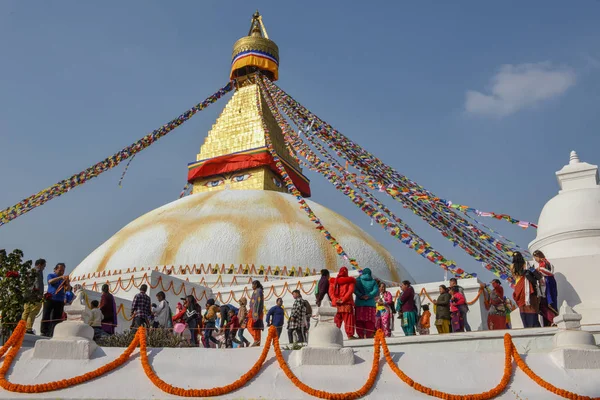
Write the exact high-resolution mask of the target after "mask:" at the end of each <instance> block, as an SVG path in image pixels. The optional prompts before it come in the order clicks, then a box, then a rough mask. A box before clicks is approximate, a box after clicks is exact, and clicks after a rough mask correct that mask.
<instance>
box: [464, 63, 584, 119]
mask: <svg viewBox="0 0 600 400" xmlns="http://www.w3.org/2000/svg"><path fill="white" fill-rule="evenodd" d="M575 80H576V77H575V72H574V71H573V70H572V69H571V68H566V67H555V66H553V65H552V64H551V63H549V62H542V63H536V64H519V65H510V64H508V65H503V66H501V67H500V69H499V70H498V72H497V73H496V75H494V76H493V77H492V79H491V80H490V85H489V86H490V88H489V94H484V93H482V92H478V91H475V90H469V91H467V98H466V102H465V110H466V111H467V112H468V113H471V114H477V115H485V116H495V117H504V116H507V115H510V114H513V113H515V112H517V111H519V110H521V109H523V108H527V107H531V106H534V105H536V104H538V103H540V102H542V101H544V100H547V99H551V98H553V97H557V96H560V95H561V94H563V93H564V92H566V91H567V89H569V88H570V87H571V86H573V85H574V84H575Z"/></svg>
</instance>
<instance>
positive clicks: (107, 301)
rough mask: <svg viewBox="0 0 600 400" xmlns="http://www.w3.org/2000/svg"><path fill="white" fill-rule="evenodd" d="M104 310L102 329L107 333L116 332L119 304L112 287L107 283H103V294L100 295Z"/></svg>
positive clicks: (101, 310) (102, 309)
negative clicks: (111, 291) (112, 292)
mask: <svg viewBox="0 0 600 400" xmlns="http://www.w3.org/2000/svg"><path fill="white" fill-rule="evenodd" d="M98 308H99V309H100V312H102V330H103V331H104V332H106V334H107V335H112V334H114V333H115V329H116V327H117V323H118V322H117V321H118V320H117V304H116V302H115V297H114V296H113V295H112V294H111V293H110V287H109V286H108V284H107V283H105V284H104V285H102V296H101V297H100V306H99V307H98Z"/></svg>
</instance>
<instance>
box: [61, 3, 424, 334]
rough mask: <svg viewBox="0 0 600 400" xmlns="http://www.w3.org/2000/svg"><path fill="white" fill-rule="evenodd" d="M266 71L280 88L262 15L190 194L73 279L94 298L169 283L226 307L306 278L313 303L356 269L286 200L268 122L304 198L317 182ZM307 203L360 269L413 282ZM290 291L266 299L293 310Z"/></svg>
mask: <svg viewBox="0 0 600 400" xmlns="http://www.w3.org/2000/svg"><path fill="white" fill-rule="evenodd" d="M259 71H260V72H261V73H262V74H264V75H266V76H267V77H269V78H270V79H273V80H276V79H278V77H279V50H278V47H277V45H276V44H275V42H273V41H272V40H271V39H269V37H268V34H267V31H266V29H265V26H264V25H263V23H262V18H261V16H260V15H259V14H258V13H256V14H255V15H254V16H253V18H252V22H251V26H250V30H249V33H248V36H245V37H242V38H241V39H239V40H238V41H237V42H235V44H234V46H233V54H232V63H231V71H230V78H231V79H233V80H235V82H236V90H235V92H234V94H233V96H232V97H231V98H230V99H229V102H228V103H227V105H226V106H225V108H224V109H223V111H222V113H221V114H220V116H219V117H218V119H217V120H216V122H215V124H214V125H213V126H212V129H211V130H210V131H209V132H208V135H207V136H206V139H205V140H204V143H203V144H202V146H201V147H200V151H199V153H198V154H197V156H196V160H195V161H194V162H191V163H189V165H188V182H189V184H190V185H191V186H192V192H191V194H190V195H188V196H186V197H184V198H181V199H179V200H176V201H174V202H172V203H169V204H166V205H164V206H162V207H160V208H158V209H156V210H153V211H150V212H149V213H147V214H145V215H142V216H141V217H139V218H137V219H136V220H134V221H132V222H131V223H129V224H128V225H126V226H125V227H124V228H123V229H121V230H120V231H119V232H117V233H116V234H115V235H114V236H112V237H111V238H109V239H108V240H107V241H106V242H104V243H103V244H102V245H100V246H99V247H98V248H97V249H96V250H94V251H93V252H92V253H91V254H90V255H89V256H87V257H86V258H85V259H84V260H83V261H82V262H81V263H80V264H79V265H78V266H77V267H76V268H75V269H74V271H73V272H72V274H71V276H72V277H73V282H74V283H78V284H81V285H82V286H83V287H84V288H86V289H91V290H92V291H99V290H100V288H101V285H102V284H103V283H109V285H111V290H112V291H113V292H114V293H115V294H116V295H117V296H118V297H119V298H121V299H123V300H125V301H127V300H131V299H132V298H133V296H134V295H135V294H136V293H137V289H136V288H137V287H139V285H140V284H141V283H142V282H145V283H150V287H151V292H154V293H156V292H157V291H159V290H164V289H165V288H167V286H168V285H166V284H164V283H163V282H166V281H167V280H168V281H169V282H171V281H172V282H174V283H173V286H172V287H175V288H179V287H181V285H183V286H184V287H185V288H186V289H185V292H186V293H188V292H189V291H191V290H194V293H195V294H196V295H197V297H198V298H200V299H201V298H202V297H203V296H205V297H207V298H208V297H216V298H217V300H220V301H221V302H224V303H228V302H235V301H236V300H235V299H239V297H240V296H245V295H247V293H248V284H249V282H250V281H251V280H252V279H257V278H258V279H261V280H266V281H271V282H273V284H275V285H287V287H290V288H291V287H295V286H297V284H298V282H300V281H299V276H301V277H305V278H306V279H304V280H306V281H307V283H305V284H304V286H303V287H304V290H305V294H306V295H310V294H311V293H312V291H313V290H314V282H315V281H316V280H317V279H318V277H317V276H316V275H317V274H318V273H319V271H320V270H321V269H324V268H326V269H328V270H330V271H331V272H332V273H335V271H337V270H338V269H339V268H340V267H341V266H343V265H348V263H347V260H345V259H343V258H341V257H339V255H338V254H337V253H336V250H335V249H334V248H333V247H332V246H331V244H330V243H329V242H327V240H326V239H325V238H324V237H323V235H322V234H321V233H320V232H319V231H318V230H316V229H315V227H314V224H313V223H312V222H311V221H310V220H309V219H308V218H307V217H306V214H305V213H304V212H303V211H302V210H301V209H300V208H299V206H298V203H297V201H296V198H295V197H294V196H292V195H290V194H289V193H287V189H286V187H285V185H284V184H283V183H282V178H281V176H280V175H279V172H278V171H277V169H276V168H275V165H274V162H273V157H272V155H271V154H270V153H269V151H268V150H267V147H266V146H267V144H266V132H265V129H264V128H263V122H264V124H265V125H266V126H267V127H268V131H269V132H270V140H271V143H272V144H273V147H274V148H275V150H276V153H277V155H278V156H279V159H280V160H281V161H282V162H283V164H284V166H285V170H286V172H287V174H288V175H289V176H290V177H291V178H292V180H293V181H294V184H295V185H296V187H297V188H298V189H299V190H300V192H301V193H302V195H303V196H304V197H309V196H310V195H311V191H310V181H309V179H308V178H307V177H306V176H305V175H304V173H303V171H302V169H301V168H300V166H299V165H298V163H297V161H296V160H295V159H294V158H293V157H292V156H291V155H290V151H289V150H288V149H287V147H286V144H285V141H284V138H283V134H282V131H281V129H280V127H279V126H278V124H277V123H276V121H275V119H274V117H273V115H272V114H271V112H270V111H269V108H268V107H267V106H266V104H265V100H264V98H263V94H262V92H261V88H260V87H259V86H258V85H257V84H256V83H255V81H253V80H252V77H253V76H254V75H255V74H256V73H257V72H259ZM259 107H261V109H260V110H259ZM263 119H264V120H263ZM306 202H307V203H308V204H309V206H310V207H311V208H312V209H313V210H314V211H315V213H316V214H318V216H319V218H320V219H321V221H323V224H324V225H326V226H327V227H328V229H330V231H331V232H332V233H333V234H334V235H335V237H336V239H337V240H338V241H339V243H341V244H342V245H343V246H344V249H345V250H346V251H347V252H348V253H349V254H351V255H352V257H354V258H355V259H356V260H357V261H358V263H359V264H360V265H364V266H369V267H370V268H371V270H372V271H373V273H374V275H375V276H377V277H379V278H380V279H384V280H387V281H393V282H400V281H402V280H405V279H407V280H411V281H413V282H414V280H413V278H412V277H411V275H410V274H409V273H408V272H407V271H406V269H404V267H403V266H402V265H400V264H399V263H398V262H397V261H396V260H395V259H394V258H393V257H392V255H391V254H390V253H389V252H388V251H387V250H386V249H385V248H384V247H383V246H382V245H381V244H379V243H378V242H377V241H376V240H375V239H373V238H372V237H371V236H370V235H368V234H367V233H366V232H365V231H363V230H362V229H361V228H359V227H358V226H356V225H355V224H353V223H352V222H351V221H349V220H348V219H346V218H344V217H343V216H341V215H339V214H337V213H335V212H334V211H332V210H330V209H328V208H326V207H323V206H321V205H319V204H317V203H315V202H313V201H310V200H306ZM348 266H349V265H348ZM153 274H154V275H153ZM166 274H168V275H166ZM278 281H279V282H278ZM129 282H131V284H129ZM286 282H287V283H286ZM291 290H292V289H289V290H287V291H285V290H284V291H283V292H282V291H281V290H280V289H277V290H275V292H276V293H277V294H278V296H270V297H268V301H267V302H268V304H270V303H274V301H275V299H276V297H284V300H285V302H286V303H287V302H288V301H289V302H290V303H291V301H292V299H291V295H290V294H291ZM165 292H167V299H168V300H169V301H170V303H171V304H175V302H177V301H179V297H180V293H179V292H177V290H165ZM176 293H177V294H176ZM124 304H125V308H126V306H127V302H125V303H124ZM124 322H125V321H124Z"/></svg>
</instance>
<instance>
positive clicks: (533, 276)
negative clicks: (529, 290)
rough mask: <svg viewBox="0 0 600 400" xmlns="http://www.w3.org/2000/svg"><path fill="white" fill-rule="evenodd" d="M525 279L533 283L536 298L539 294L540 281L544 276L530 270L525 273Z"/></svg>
mask: <svg viewBox="0 0 600 400" xmlns="http://www.w3.org/2000/svg"><path fill="white" fill-rule="evenodd" d="M525 278H526V279H527V280H528V281H529V283H531V286H533V294H535V295H536V296H537V295H538V294H539V289H540V287H539V281H540V280H541V279H542V278H543V276H542V274H541V273H540V272H539V271H536V270H531V269H528V270H527V271H525Z"/></svg>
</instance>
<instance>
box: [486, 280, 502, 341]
mask: <svg viewBox="0 0 600 400" xmlns="http://www.w3.org/2000/svg"><path fill="white" fill-rule="evenodd" d="M488 303H489V310H488V317H487V325H488V329H489V330H490V331H495V330H500V329H506V306H505V304H504V288H503V287H502V284H501V283H500V280H499V279H494V280H493V281H492V290H490V299H489V300H488Z"/></svg>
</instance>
